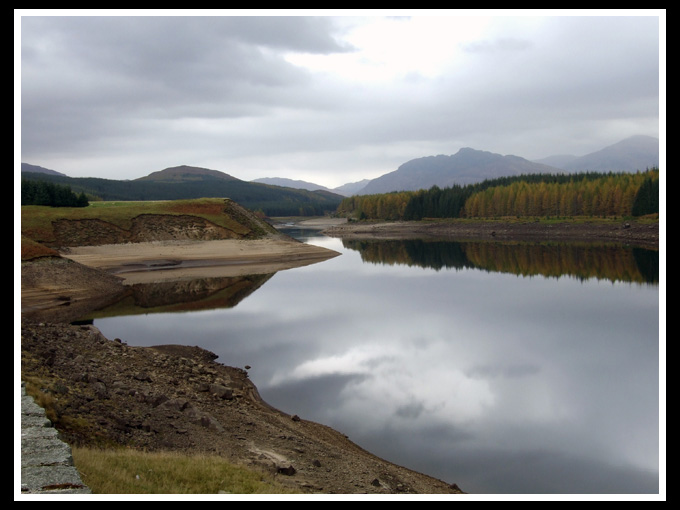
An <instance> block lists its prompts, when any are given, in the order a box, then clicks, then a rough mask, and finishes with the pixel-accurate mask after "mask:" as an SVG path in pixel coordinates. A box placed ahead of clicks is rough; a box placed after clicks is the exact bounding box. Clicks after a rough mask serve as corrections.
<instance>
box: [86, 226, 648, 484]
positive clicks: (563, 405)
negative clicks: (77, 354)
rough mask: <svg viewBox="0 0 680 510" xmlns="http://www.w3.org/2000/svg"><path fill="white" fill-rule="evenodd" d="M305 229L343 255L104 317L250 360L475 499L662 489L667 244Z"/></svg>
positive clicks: (281, 391) (381, 446) (136, 339)
mask: <svg viewBox="0 0 680 510" xmlns="http://www.w3.org/2000/svg"><path fill="white" fill-rule="evenodd" d="M297 235H298V236H299V237H301V238H303V239H304V240H306V241H308V242H311V243H313V244H318V245H320V246H324V247H327V248H330V249H333V250H336V251H339V252H341V253H342V255H341V256H339V257H336V258H334V259H331V260H328V261H325V262H322V263H319V264H314V265H311V266H306V267H302V268H297V269H292V270H287V271H281V272H279V273H276V274H274V275H272V276H270V277H265V278H261V279H258V280H257V281H256V282H254V283H253V282H248V284H249V285H244V284H243V283H234V282H231V283H232V286H229V287H227V288H229V289H233V288H235V287H234V285H235V286H236V287H238V289H240V291H239V292H231V291H230V292H227V291H221V292H223V293H224V292H227V293H228V294H229V295H230V296H233V299H232V300H231V301H228V300H225V299H223V300H219V303H220V304H219V305H215V306H217V307H214V306H212V305H206V306H204V307H202V309H201V310H200V311H193V312H172V313H151V312H159V311H161V310H162V311H164V312H165V311H167V310H168V307H159V306H156V307H154V308H146V309H141V311H142V312H144V313H140V311H139V310H138V311H137V312H135V314H130V312H129V309H128V311H127V312H126V313H128V315H126V316H119V317H113V318H101V319H95V321H94V322H95V325H96V326H97V327H98V328H100V329H101V331H102V332H103V333H104V335H106V336H107V337H109V338H121V339H123V340H124V341H125V342H127V343H128V344H130V345H154V344H162V343H177V344H188V345H200V346H201V347H203V348H205V349H208V350H210V351H212V352H214V353H216V354H218V355H219V359H218V361H220V362H222V363H224V364H227V365H233V366H240V367H244V366H246V365H249V366H251V367H252V368H250V369H249V374H250V377H251V379H252V380H253V382H254V383H255V384H256V385H257V387H258V389H259V391H260V394H261V395H262V397H263V398H264V399H265V400H266V401H267V402H269V403H270V404H272V405H273V406H275V407H277V408H279V409H282V410H284V411H286V412H288V413H291V414H298V415H299V416H300V417H302V418H304V419H309V420H313V421H317V422H321V423H324V424H326V425H329V426H331V427H333V428H335V429H337V430H339V431H341V432H343V433H345V434H347V435H348V436H349V438H350V439H351V440H353V441H354V442H356V443H358V444H359V445H361V446H363V447H365V448H366V449H368V450H369V451H371V452H372V453H375V454H377V455H379V456H381V457H383V458H385V459H387V460H390V461H393V462H396V463H398V464H402V465H404V466H407V467H409V468H411V469H415V470H418V471H421V472H424V473H427V474H430V475H433V476H435V477H437V478H441V479H443V480H445V481H447V482H450V483H454V482H455V483H457V484H458V485H459V486H460V487H461V488H462V489H463V490H465V491H468V492H471V493H500V494H503V493H507V494H510V493H533V494H537V493H556V494H566V493H580V494H591V493H611V494H623V493H652V494H653V493H658V491H659V486H658V483H659V335H660V331H659V286H658V283H656V282H658V255H657V256H656V257H657V258H656V261H655V259H654V255H655V254H654V253H647V252H645V253H633V252H632V251H631V250H630V249H627V250H623V251H621V250H619V249H613V248H612V247H606V248H601V249H599V248H598V249H595V248H592V247H590V246H580V247H574V246H572V247H571V248H565V247H555V246H554V245H553V246H544V247H543V248H539V247H534V246H532V247H528V246H524V245H523V246H521V247H519V248H517V249H512V248H510V247H508V246H500V245H498V244H497V243H486V245H482V246H478V245H473V244H465V243H463V244H462V245H461V244H460V243H454V244H452V243H446V244H442V243H438V244H430V243H423V242H413V243H411V244H408V243H395V242H391V243H389V242H388V243H385V242H383V243H376V242H363V243H357V242H352V243H349V242H347V243H344V244H343V242H342V241H340V240H338V239H330V238H327V237H323V236H319V235H317V234H309V233H306V232H298V233H297ZM602 250H604V252H603V251H602ZM607 251H609V252H610V253H609V254H606V252H607ZM586 261H587V265H588V266H589V267H584V263H585V262H586ZM641 261H642V262H641ZM655 264H656V269H655ZM163 295H166V296H167V295H169V293H168V292H166V293H165V294H163ZM178 309H179V308H178Z"/></svg>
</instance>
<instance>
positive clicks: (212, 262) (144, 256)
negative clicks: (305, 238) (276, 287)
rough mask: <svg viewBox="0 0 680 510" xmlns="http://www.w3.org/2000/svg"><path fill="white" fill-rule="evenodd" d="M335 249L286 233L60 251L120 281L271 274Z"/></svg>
mask: <svg viewBox="0 0 680 510" xmlns="http://www.w3.org/2000/svg"><path fill="white" fill-rule="evenodd" d="M337 255H339V253H337V252H335V251H332V250H328V249H326V248H322V247H319V246H313V245H310V244H305V243H300V242H298V241H294V240H290V239H287V238H278V237H272V238H267V239H258V240H247V241H244V240H218V241H187V242H184V241H163V242H148V243H131V244H113V245H101V246H79V247H75V248H70V249H68V250H67V251H65V252H63V253H62V256H64V257H66V258H69V259H71V260H73V261H75V262H78V263H80V264H83V265H85V266H88V267H93V268H97V269H102V270H105V271H107V272H109V273H113V274H116V275H117V276H120V277H122V278H124V279H125V282H124V283H125V284H133V283H148V282H152V281H163V280H168V279H183V278H199V277H207V276H211V277H214V276H241V275H245V274H265V273H274V272H276V271H281V270H284V269H291V268H294V267H301V266H305V265H309V264H314V263H316V262H321V261H323V260H327V259H329V258H333V257H335V256H337Z"/></svg>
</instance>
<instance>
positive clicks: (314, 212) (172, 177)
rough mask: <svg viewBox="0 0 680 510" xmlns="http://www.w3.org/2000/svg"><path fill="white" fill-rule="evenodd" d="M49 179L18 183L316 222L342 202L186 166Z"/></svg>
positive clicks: (322, 194)
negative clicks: (230, 204)
mask: <svg viewBox="0 0 680 510" xmlns="http://www.w3.org/2000/svg"><path fill="white" fill-rule="evenodd" d="M55 174H56V175H55ZM55 174H48V173H37V172H22V178H25V179H33V180H43V181H48V182H53V183H55V184H61V185H67V186H69V187H70V188H71V190H72V191H73V192H75V193H80V192H84V193H85V194H87V195H90V196H93V197H97V198H99V199H101V200H180V199H190V198H231V199H232V200H233V201H235V202H236V203H238V204H239V205H241V206H243V207H245V208H247V209H250V210H252V211H262V212H263V213H264V214H266V215H268V216H321V215H324V214H325V213H327V212H333V211H335V210H336V209H337V207H338V205H339V204H340V201H341V200H342V198H343V197H342V196H340V195H338V194H336V193H331V192H328V191H323V190H319V191H308V190H302V189H291V188H282V187H280V186H272V185H269V184H262V183H253V182H246V181H242V180H240V179H237V178H236V177H232V176H231V175H229V174H226V173H224V172H220V171H217V170H210V169H207V168H199V167H191V166H187V165H182V166H177V167H171V168H166V169H164V170H160V171H158V172H152V173H150V174H149V175H147V176H145V177H140V178H139V179H134V180H131V181H118V180H113V179H101V178H95V177H78V178H74V177H67V176H64V175H63V174H58V172H55Z"/></svg>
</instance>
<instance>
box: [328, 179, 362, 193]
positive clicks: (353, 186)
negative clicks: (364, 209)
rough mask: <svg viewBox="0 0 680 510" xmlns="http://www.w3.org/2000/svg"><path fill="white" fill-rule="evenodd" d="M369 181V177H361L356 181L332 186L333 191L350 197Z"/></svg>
mask: <svg viewBox="0 0 680 510" xmlns="http://www.w3.org/2000/svg"><path fill="white" fill-rule="evenodd" d="M369 182H371V179H363V180H361V181H358V182H348V183H347V184H343V185H342V186H338V187H337V188H334V189H333V191H335V192H336V193H339V194H340V195H344V196H346V197H350V196H352V195H354V194H355V193H358V192H359V191H360V190H362V189H363V188H365V187H366V185H367V184H368V183H369Z"/></svg>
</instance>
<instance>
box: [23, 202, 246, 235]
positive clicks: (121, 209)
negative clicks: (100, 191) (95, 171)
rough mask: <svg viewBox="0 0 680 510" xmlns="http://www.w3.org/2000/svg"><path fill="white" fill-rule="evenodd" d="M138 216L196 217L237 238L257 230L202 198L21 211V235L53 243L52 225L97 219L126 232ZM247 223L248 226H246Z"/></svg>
mask: <svg viewBox="0 0 680 510" xmlns="http://www.w3.org/2000/svg"><path fill="white" fill-rule="evenodd" d="M142 214H165V215H191V216H199V217H201V218H204V219H206V220H208V221H211V222H213V223H215V224H216V225H219V226H222V227H225V228H227V229H229V230H232V231H233V232H236V233H237V234H240V235H247V234H249V233H250V232H251V231H253V230H255V229H257V226H256V225H255V224H254V223H252V222H249V221H248V220H247V219H246V218H244V217H243V215H242V214H241V213H240V212H239V211H238V210H237V208H236V206H235V205H234V204H233V203H232V202H231V201H229V200H225V199H221V198H203V199H192V200H171V201H138V202H121V201H115V202H114V201H111V202H91V203H90V205H89V206H88V207H47V206H37V205H29V206H22V207H21V233H22V235H25V236H27V237H29V238H30V239H33V240H37V241H39V242H49V241H52V240H53V239H54V232H53V222H54V221H57V220H61V219H69V220H75V219H97V220H101V221H105V222H108V223H111V224H112V225H116V226H118V227H120V228H122V229H124V230H129V229H130V226H131V224H132V220H133V219H134V218H135V217H137V216H139V215H142ZM246 223H248V224H246Z"/></svg>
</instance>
